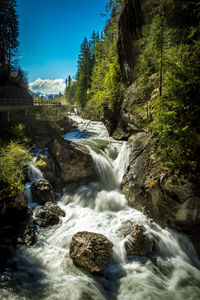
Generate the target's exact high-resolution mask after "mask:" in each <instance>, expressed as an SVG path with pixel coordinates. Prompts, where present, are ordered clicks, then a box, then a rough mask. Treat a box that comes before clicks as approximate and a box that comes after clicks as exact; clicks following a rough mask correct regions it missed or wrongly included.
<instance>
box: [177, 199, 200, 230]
mask: <svg viewBox="0 0 200 300" xmlns="http://www.w3.org/2000/svg"><path fill="white" fill-rule="evenodd" d="M176 224H177V225H178V226H180V227H182V228H186V229H189V228H191V227H192V228H194V227H195V226H196V227H197V226H200V197H191V198H189V199H188V200H186V201H185V202H184V203H183V205H182V206H181V208H180V209H179V210H178V212H177V215H176Z"/></svg>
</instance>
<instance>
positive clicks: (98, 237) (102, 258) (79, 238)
mask: <svg viewBox="0 0 200 300" xmlns="http://www.w3.org/2000/svg"><path fill="white" fill-rule="evenodd" d="M112 247H113V244H112V243H111V242H110V241H109V240H108V239H107V238H106V237H105V236H104V235H102V234H97V233H93V232H87V231H82V232H77V233H76V234H75V235H74V236H73V238H72V241H71V244H70V257H71V258H72V260H73V262H74V264H75V265H76V266H78V267H81V268H83V269H85V270H87V271H89V272H90V273H93V272H101V271H103V270H104V269H105V267H106V265H107V263H108V261H109V259H110V258H111V255H112Z"/></svg>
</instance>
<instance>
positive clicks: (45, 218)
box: [33, 202, 65, 227]
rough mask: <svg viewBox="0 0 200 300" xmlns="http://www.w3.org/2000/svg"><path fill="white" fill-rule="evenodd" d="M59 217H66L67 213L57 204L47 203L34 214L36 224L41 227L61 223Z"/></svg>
mask: <svg viewBox="0 0 200 300" xmlns="http://www.w3.org/2000/svg"><path fill="white" fill-rule="evenodd" d="M59 216H63V217H64V216H65V212H64V211H63V210H62V209H61V208H60V207H59V206H57V205H56V204H54V203H52V202H46V203H45V205H44V206H43V207H41V208H39V209H37V210H35V211H34V213H33V220H34V223H36V224H37V225H39V226H40V227H48V226H51V225H56V224H58V223H59Z"/></svg>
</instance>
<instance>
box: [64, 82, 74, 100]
mask: <svg viewBox="0 0 200 300" xmlns="http://www.w3.org/2000/svg"><path fill="white" fill-rule="evenodd" d="M65 97H66V100H67V103H69V104H74V103H75V102H76V80H73V81H72V80H71V81H69V79H68V81H67V83H66V89H65Z"/></svg>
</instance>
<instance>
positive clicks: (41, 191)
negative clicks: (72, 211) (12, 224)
mask: <svg viewBox="0 0 200 300" xmlns="http://www.w3.org/2000/svg"><path fill="white" fill-rule="evenodd" d="M31 192H32V198H33V201H34V202H36V203H38V204H40V205H43V204H45V203H46V202H48V201H50V202H54V200H55V195H54V191H53V188H52V186H51V184H50V183H49V182H48V181H47V180H46V179H43V178H42V179H39V180H37V181H35V182H34V183H33V184H32V185H31Z"/></svg>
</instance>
